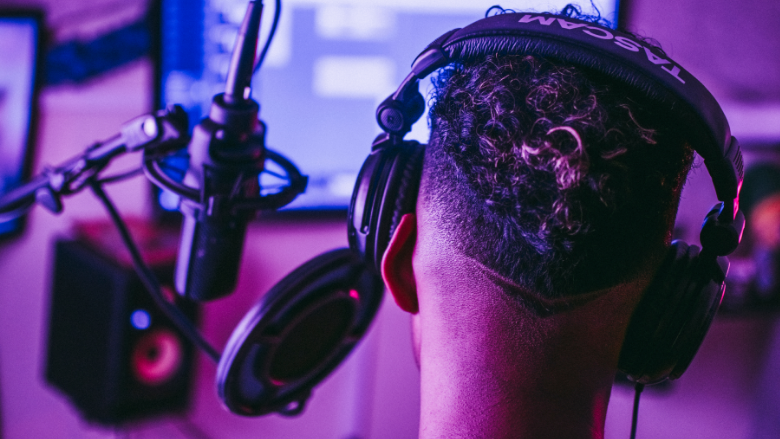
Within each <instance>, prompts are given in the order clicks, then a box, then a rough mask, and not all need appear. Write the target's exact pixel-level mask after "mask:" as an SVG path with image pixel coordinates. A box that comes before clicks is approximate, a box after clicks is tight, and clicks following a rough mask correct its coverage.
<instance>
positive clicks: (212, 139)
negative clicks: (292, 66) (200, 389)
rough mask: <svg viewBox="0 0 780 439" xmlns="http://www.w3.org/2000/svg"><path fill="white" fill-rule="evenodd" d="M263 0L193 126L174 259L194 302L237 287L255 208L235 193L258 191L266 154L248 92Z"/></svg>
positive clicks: (179, 282) (250, 12)
mask: <svg viewBox="0 0 780 439" xmlns="http://www.w3.org/2000/svg"><path fill="white" fill-rule="evenodd" d="M262 8H263V6H262V4H261V3H255V2H254V1H252V2H249V5H248V7H247V11H246V14H245V16H244V20H243V22H242V24H241V27H240V30H239V33H238V36H237V39H236V44H235V46H234V48H233V55H232V58H231V62H230V67H229V69H228V74H227V82H226V87H225V92H224V93H220V94H218V95H216V96H214V99H213V101H212V103H211V108H210V110H209V114H208V117H206V118H204V119H203V120H202V121H201V122H200V124H199V125H198V126H196V127H195V129H194V131H193V134H192V141H191V143H190V145H189V153H190V165H189V169H188V171H187V174H186V175H185V179H184V183H185V184H186V185H187V186H190V187H192V186H194V187H197V188H199V189H198V192H199V194H197V196H195V197H193V198H194V199H188V198H183V199H182V201H181V204H180V210H181V212H182V214H183V215H184V222H183V225H182V232H181V233H182V235H181V241H180V247H179V255H178V259H177V265H176V276H175V283H176V289H177V291H178V292H179V294H181V295H182V296H185V297H187V298H189V299H192V300H196V301H207V300H212V299H217V298H219V297H222V296H224V295H226V294H228V293H230V292H231V291H232V290H233V289H234V288H235V286H236V281H237V278H238V269H239V265H240V262H241V253H242V250H243V247H244V238H245V235H246V229H247V224H248V222H249V221H250V220H251V219H252V218H253V217H254V215H255V212H256V211H255V210H254V209H242V208H241V207H240V205H239V204H240V203H237V200H246V199H252V198H256V197H259V195H260V186H259V182H258V175H259V174H260V173H261V172H262V171H263V165H264V161H265V158H266V152H267V151H266V149H265V144H264V137H265V127H264V126H263V124H262V123H260V122H259V121H258V113H259V108H260V107H259V105H258V103H257V102H255V101H254V100H252V99H251V97H250V91H251V89H250V86H251V79H252V72H253V69H254V62H255V56H256V50H257V39H258V34H259V30H260V17H261V13H262Z"/></svg>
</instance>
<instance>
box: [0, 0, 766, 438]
mask: <svg viewBox="0 0 780 439" xmlns="http://www.w3.org/2000/svg"><path fill="white" fill-rule="evenodd" d="M48 3H49V5H48V6H49V8H50V12H51V17H52V18H53V19H54V21H57V19H58V17H59V19H61V20H64V19H63V18H62V17H66V16H67V15H68V14H73V13H74V11H79V10H82V9H89V8H90V7H91V6H93V5H96V4H97V2H95V1H94V0H80V1H78V2H76V1H70V2H62V3H57V2H54V1H51V2H48ZM633 3H634V4H633V9H632V10H631V11H630V14H629V15H630V17H631V23H632V24H633V27H634V28H635V29H637V30H639V31H640V32H641V33H644V34H647V35H653V36H655V37H656V38H658V39H659V40H661V41H662V42H664V45H665V47H666V48H667V49H668V50H669V52H670V54H671V56H672V57H673V58H674V59H676V60H678V61H680V62H681V63H682V64H683V65H685V66H687V67H689V68H690V69H691V70H692V71H693V72H694V73H695V74H700V76H701V78H702V81H703V82H704V83H705V84H706V85H708V86H710V87H712V89H713V92H714V93H715V94H716V97H718V98H719V99H722V100H723V102H724V108H725V109H726V112H727V115H728V116H729V118H730V120H731V122H732V127H733V130H734V132H735V133H736V134H737V135H738V136H740V137H741V138H745V139H753V140H754V141H756V142H757V141H763V140H765V139H767V138H770V139H771V138H773V139H775V140H777V139H780V124H778V123H777V122H778V119H780V118H778V114H780V110H778V108H780V92H778V90H780V87H778V84H779V83H780V81H779V80H778V79H777V77H776V75H775V73H776V72H777V71H779V70H778V68H777V67H778V66H777V62H778V57H776V56H774V57H772V56H768V55H767V54H770V53H774V52H776V51H774V50H773V49H772V48H775V47H778V46H779V44H778V43H779V42H778V37H777V36H776V35H775V32H774V30H773V27H772V26H773V23H774V22H776V18H777V17H778V14H777V9H776V8H777V6H776V5H774V4H773V3H771V2H769V1H758V0H752V1H748V2H742V3H740V9H739V10H735V8H734V6H733V4H732V3H731V2H725V1H724V0H718V1H714V2H704V1H702V0H698V1H693V2H679V3H678V2H672V1H650V0H643V1H635V2H633ZM103 4H104V3H103ZM772 8H775V9H772ZM137 13H138V11H137V8H136V10H134V9H133V8H132V7H130V8H125V9H123V10H122V11H119V12H117V14H116V17H112V18H110V19H107V20H106V21H103V22H87V23H85V24H83V25H75V24H69V25H65V24H63V25H62V26H60V27H59V28H58V29H59V30H58V32H57V33H56V34H55V38H65V37H69V36H73V35H80V34H89V33H90V32H95V31H98V30H100V29H101V27H110V25H111V20H114V21H121V20H122V19H124V18H126V17H123V16H122V15H123V14H125V15H126V16H132V15H133V14H137ZM770 17H773V18H770ZM60 23H65V22H64V21H60ZM149 77H150V66H149V65H148V63H146V62H143V61H141V62H137V63H134V64H132V65H129V66H126V67H124V68H122V69H120V70H119V71H116V72H113V73H112V74H110V75H107V76H106V77H103V78H100V79H98V80H96V81H93V82H91V83H89V84H87V85H85V86H79V87H68V86H65V87H57V88H52V89H47V90H45V91H44V92H43V94H42V96H41V105H42V112H41V113H42V115H41V116H42V117H41V121H40V134H39V144H38V148H37V157H36V166H35V169H36V170H41V169H42V168H43V166H44V165H45V164H54V163H58V162H60V161H62V160H63V159H65V158H67V157H69V156H72V155H73V154H75V153H77V152H78V151H80V150H81V149H82V148H83V147H85V146H86V145H89V144H90V143H91V142H93V141H95V140H98V139H102V138H105V137H107V136H110V135H112V134H113V133H114V132H116V130H117V128H118V127H119V126H120V125H121V123H123V122H125V121H126V120H128V119H130V118H132V117H134V116H136V115H138V114H141V113H144V112H145V111H147V110H148V108H149V105H150V104H149V101H148V99H149V98H148V97H149V95H150V89H151V88H150V82H149ZM762 139H763V140H762ZM134 164H135V162H132V161H128V162H125V163H120V164H119V165H118V166H117V169H126V167H130V166H133V165H134ZM109 193H110V195H112V196H113V198H114V199H115V201H116V202H117V204H118V206H119V209H120V210H121V211H122V212H123V213H124V214H125V215H128V216H144V215H146V214H147V212H146V207H147V206H148V202H147V199H146V188H145V183H144V182H143V180H142V179H136V180H133V181H131V182H128V183H122V184H119V185H116V186H114V187H111V188H110V189H109ZM713 202H714V196H713V195H712V190H711V188H710V187H709V183H708V182H707V176H706V172H704V171H703V169H698V170H695V171H694V172H693V174H692V178H691V181H690V182H689V183H688V185H687V187H686V190H685V193H684V196H683V208H682V210H681V213H680V220H679V223H680V224H681V225H683V226H685V229H686V230H688V235H689V236H688V237H687V238H686V239H687V240H688V241H689V242H695V241H696V238H695V234H696V233H697V230H698V224H699V223H700V221H701V218H702V216H703V214H704V213H705V212H706V211H707V210H708V208H709V206H710V205H711V204H712V203H713ZM103 217H104V213H103V210H102V207H101V206H100V205H99V204H98V203H97V202H96V201H95V200H94V198H93V197H92V196H91V195H90V194H89V193H82V194H79V195H76V196H74V197H72V198H70V199H68V200H67V204H66V210H65V212H64V213H63V214H62V215H59V216H54V215H52V214H50V213H48V212H47V211H45V210H43V209H40V208H37V209H35V210H34V211H33V212H32V214H31V215H30V218H29V224H28V228H27V230H26V232H25V233H24V235H23V236H22V237H20V238H19V239H16V240H14V241H13V242H10V243H6V244H3V246H2V247H0V418H1V419H2V422H0V425H1V426H2V437H4V438H8V439H16V438H28V437H40V438H114V437H133V438H158V437H166V438H168V437H170V438H179V437H182V438H186V437H194V438H204V437H209V438H220V437H224V438H228V437H229V438H249V437H257V438H293V437H295V438H334V439H346V438H348V437H371V438H411V437H415V436H416V429H417V423H418V419H419V418H418V414H417V409H418V403H419V399H418V398H419V395H418V390H417V386H418V378H417V372H416V369H415V367H414V364H413V361H412V358H411V353H410V346H409V345H410V343H409V330H408V320H407V318H406V316H404V315H403V314H402V313H401V312H400V311H398V310H397V309H396V308H395V307H394V304H392V301H390V302H389V303H385V304H384V306H383V308H382V310H381V312H380V316H379V317H378V319H377V321H376V322H375V323H374V325H373V329H372V330H371V332H370V334H369V336H368V337H367V339H366V340H365V341H364V342H363V343H362V345H361V347H360V348H359V349H358V351H357V352H356V353H355V355H353V356H352V357H351V359H350V361H349V362H347V363H346V364H345V365H343V366H342V367H341V368H340V369H339V371H337V373H335V374H334V375H333V376H332V377H330V378H329V379H328V380H327V381H326V383H325V384H324V385H322V386H321V387H319V388H318V389H316V390H315V394H314V397H313V399H312V401H311V403H310V406H309V408H308V410H307V411H306V413H305V414H304V415H303V416H302V417H300V418H296V419H287V418H282V417H279V416H275V415H272V416H268V417H264V418H258V419H246V418H239V417H237V416H234V415H231V414H229V413H227V412H225V411H224V410H223V409H222V408H221V407H220V405H219V402H218V400H217V397H216V393H215V390H214V372H215V368H214V365H213V364H210V363H209V361H208V360H207V359H205V357H202V356H201V357H199V360H198V364H197V378H196V388H195V391H194V398H193V402H192V407H191V409H190V411H189V412H188V413H187V414H185V415H184V416H182V417H175V418H163V419H158V420H154V421H149V422H144V423H141V424H138V425H135V426H133V427H132V428H130V429H129V430H117V431H113V430H105V429H102V428H98V427H95V426H92V425H89V424H86V423H84V422H83V421H81V420H80V419H79V417H78V415H77V413H76V412H75V411H74V410H73V409H72V408H71V407H70V406H69V405H68V403H67V401H66V400H65V399H64V398H63V397H62V396H60V395H58V394H57V393H55V392H53V391H51V390H50V389H49V388H47V387H46V386H45V384H44V383H43V380H42V365H43V358H44V357H43V352H44V348H45V345H44V342H45V340H44V334H45V329H46V321H45V320H46V311H47V306H48V290H49V279H50V273H51V266H52V253H51V241H52V239H53V238H54V237H56V236H60V235H63V234H67V233H68V232H69V229H70V227H71V225H72V224H73V223H74V222H77V221H79V220H85V219H95V218H103ZM345 244H346V240H345V237H344V224H343V223H341V222H337V221H330V222H324V221H311V222H295V223H278V222H277V223H269V222H260V223H257V224H254V225H253V226H252V227H251V230H250V232H249V237H248V241H247V249H246V255H245V258H244V262H243V265H242V272H241V277H240V280H239V287H238V291H237V292H236V293H235V294H234V295H232V296H230V297H229V298H226V299H224V300H222V301H219V302H217V303H216V304H214V305H209V306H208V307H207V309H206V312H205V316H204V319H203V324H202V326H203V329H204V331H205V333H206V334H207V337H208V338H209V339H210V340H212V342H213V343H214V344H216V345H221V344H222V343H224V341H225V340H226V339H227V337H228V336H229V334H230V331H231V330H232V328H233V326H234V325H235V323H236V322H237V321H238V320H239V319H240V318H241V316H242V315H243V314H244V312H245V311H246V310H247V309H248V308H249V307H250V306H251V304H252V303H253V302H254V301H255V300H256V299H257V298H258V297H259V296H260V295H261V294H262V293H263V292H264V291H266V290H267V289H268V288H269V287H270V286H271V285H272V284H273V283H274V282H275V281H277V280H278V279H280V278H281V277H282V276H283V275H284V274H285V273H286V272H288V271H289V270H291V269H292V268H294V267H295V266H296V265H298V264H299V263H301V262H303V261H304V260H306V259H308V258H309V257H311V256H313V255H315V254H317V253H319V252H321V251H324V250H327V249H330V248H334V247H338V246H343V245H345ZM776 326H777V324H776V322H775V319H774V318H773V316H758V317H756V316H752V317H740V316H734V317H727V316H724V317H720V318H718V319H717V321H716V322H715V325H714V327H713V329H712V330H711V332H710V334H709V336H708V337H707V339H706V340H705V343H704V345H703V346H702V348H701V350H700V352H699V354H698V356H697V357H696V359H695V360H694V362H693V364H692V365H691V367H690V369H689V371H688V372H687V373H686V375H685V376H684V377H683V379H681V380H679V381H678V382H676V383H674V384H673V385H672V386H671V387H667V388H666V389H665V390H664V389H661V390H654V389H652V388H650V389H648V390H647V391H646V393H645V394H644V396H643V399H642V404H641V411H640V425H639V437H643V438H653V437H658V438H687V437H710V438H748V437H752V436H751V431H752V429H753V428H754V425H755V424H756V422H757V421H756V415H755V413H756V410H755V409H756V404H758V402H757V400H756V399H755V395H756V394H757V390H758V389H759V388H761V387H762V386H763V384H764V381H761V377H762V376H765V375H762V374H766V373H769V374H770V375H771V374H772V373H773V371H772V370H771V369H770V370H769V371H768V372H767V371H765V370H764V369H765V368H767V367H771V366H772V365H773V363H771V362H770V361H769V360H768V358H771V354H772V353H773V352H774V351H773V350H772V349H770V347H771V346H773V345H776V344H777V343H778V340H780V339H778V334H780V328H777V327H776ZM632 396H633V395H632V392H631V390H630V389H628V388H626V387H620V386H618V387H616V388H615V390H614V392H613V397H612V401H611V403H610V407H609V411H608V417H607V437H608V438H618V437H626V436H627V435H628V431H629V427H630V418H631V416H630V415H631V399H632ZM774 415H775V416H776V417H777V416H778V415H779V414H778V413H775V414H774Z"/></svg>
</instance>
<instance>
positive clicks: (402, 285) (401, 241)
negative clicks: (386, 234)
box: [382, 213, 419, 314]
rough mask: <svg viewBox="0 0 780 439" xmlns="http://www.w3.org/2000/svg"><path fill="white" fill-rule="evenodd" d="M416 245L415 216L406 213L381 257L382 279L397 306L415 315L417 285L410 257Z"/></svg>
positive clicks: (416, 308)
mask: <svg viewBox="0 0 780 439" xmlns="http://www.w3.org/2000/svg"><path fill="white" fill-rule="evenodd" d="M416 243H417V216H415V214H413V213H407V214H406V215H404V216H402V217H401V222H400V223H399V224H398V227H396V229H395V233H393V236H392V238H390V243H389V244H388V245H387V250H385V254H384V256H383V257H382V279H384V281H385V285H387V289H388V290H390V293H391V294H392V295H393V298H394V299H395V303H397V304H398V306H399V307H400V308H401V309H402V310H404V311H406V312H409V313H412V314H416V313H417V311H418V309H419V307H418V303H417V283H416V281H415V279H414V269H413V268H412V255H413V254H414V246H415V244H416Z"/></svg>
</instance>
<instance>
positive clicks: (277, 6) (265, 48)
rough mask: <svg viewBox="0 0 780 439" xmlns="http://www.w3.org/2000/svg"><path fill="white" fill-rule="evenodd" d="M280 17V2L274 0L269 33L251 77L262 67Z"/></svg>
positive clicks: (279, 0) (280, 0)
mask: <svg viewBox="0 0 780 439" xmlns="http://www.w3.org/2000/svg"><path fill="white" fill-rule="evenodd" d="M280 15H282V0H276V3H275V4H274V21H273V23H271V31H270V32H268V38H267V39H266V40H265V44H264V45H263V50H261V51H260V56H259V57H257V64H256V65H255V69H254V70H253V71H252V74H253V75H254V74H255V73H257V71H258V70H260V66H261V65H263V61H264V60H265V55H266V53H268V48H269V47H271V41H272V40H273V39H274V34H276V27H277V26H278V25H279V16H280Z"/></svg>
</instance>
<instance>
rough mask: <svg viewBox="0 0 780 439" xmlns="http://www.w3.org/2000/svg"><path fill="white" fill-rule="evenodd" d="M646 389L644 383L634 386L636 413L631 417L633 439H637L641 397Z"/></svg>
mask: <svg viewBox="0 0 780 439" xmlns="http://www.w3.org/2000/svg"><path fill="white" fill-rule="evenodd" d="M644 388H645V385H644V384H642V383H636V385H634V413H633V414H632V415H631V439H636V425H637V423H638V422H639V396H640V395H641V394H642V390H644Z"/></svg>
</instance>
